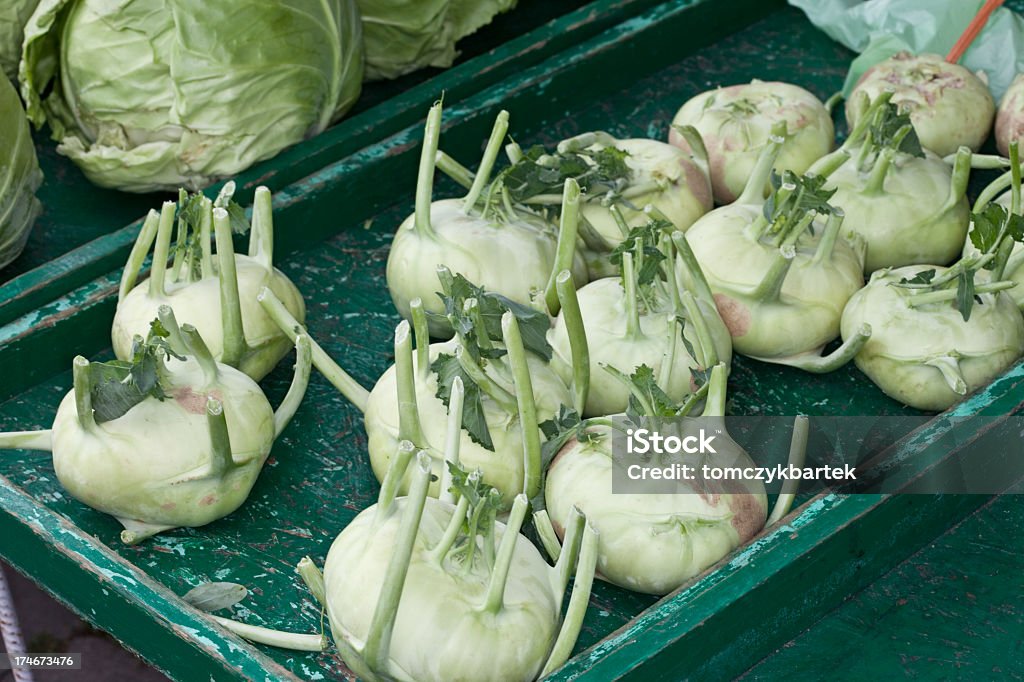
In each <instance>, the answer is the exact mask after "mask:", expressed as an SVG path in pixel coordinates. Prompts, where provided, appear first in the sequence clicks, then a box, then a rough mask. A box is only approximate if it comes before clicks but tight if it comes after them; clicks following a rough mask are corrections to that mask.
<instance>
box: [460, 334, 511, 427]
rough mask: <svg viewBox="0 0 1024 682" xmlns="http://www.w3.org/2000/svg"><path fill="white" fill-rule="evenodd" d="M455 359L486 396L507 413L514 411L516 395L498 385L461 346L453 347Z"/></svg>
mask: <svg viewBox="0 0 1024 682" xmlns="http://www.w3.org/2000/svg"><path fill="white" fill-rule="evenodd" d="M455 359H456V360H458V361H459V366H460V367H462V371H464V372H465V373H466V374H467V375H469V378H470V379H472V380H473V383H475V384H476V385H477V386H479V387H480V390H482V391H483V392H484V393H486V394H487V397H488V398H490V399H491V400H493V401H494V402H496V403H497V404H498V406H499V407H500V408H501V409H502V410H504V411H505V412H507V413H508V414H513V415H514V414H515V413H516V409H517V408H516V397H515V396H514V395H512V394H511V393H509V392H508V391H506V390H505V389H504V388H502V387H501V386H499V385H498V384H497V383H496V382H495V381H494V379H492V378H491V376H490V375H489V374H487V372H486V371H485V370H484V368H483V367H481V366H480V364H479V363H477V361H476V360H474V359H473V358H472V357H471V356H470V354H469V353H467V352H466V351H465V350H464V349H463V347H462V346H456V347H455Z"/></svg>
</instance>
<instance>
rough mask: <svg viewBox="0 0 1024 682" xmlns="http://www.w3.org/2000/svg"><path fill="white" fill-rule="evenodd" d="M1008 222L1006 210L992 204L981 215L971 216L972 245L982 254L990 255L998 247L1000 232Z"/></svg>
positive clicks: (974, 214)
mask: <svg viewBox="0 0 1024 682" xmlns="http://www.w3.org/2000/svg"><path fill="white" fill-rule="evenodd" d="M1004 220H1006V209H1004V208H1003V207H1002V206H1000V205H999V204H996V203H990V204H989V205H988V206H986V207H985V208H984V210H982V211H981V212H979V213H973V214H971V222H972V223H973V227H972V228H971V244H973V245H974V248H976V249H978V251H981V252H982V253H989V252H990V251H992V250H994V249H995V248H996V246H997V244H996V242H997V241H998V240H999V232H1000V229H1001V228H1002V225H1003V221H1004Z"/></svg>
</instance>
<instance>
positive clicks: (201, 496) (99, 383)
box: [0, 306, 310, 544]
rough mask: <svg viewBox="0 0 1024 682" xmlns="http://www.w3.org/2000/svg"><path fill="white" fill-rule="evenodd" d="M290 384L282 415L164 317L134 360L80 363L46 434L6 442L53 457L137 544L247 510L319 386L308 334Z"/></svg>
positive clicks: (62, 473) (9, 437) (69, 486)
mask: <svg viewBox="0 0 1024 682" xmlns="http://www.w3.org/2000/svg"><path fill="white" fill-rule="evenodd" d="M296 348H297V349H298V350H297V354H298V360H297V362H296V365H295V375H294V378H293V379H292V385H291V388H290V389H289V391H288V395H287V396H285V399H284V401H283V402H282V403H281V405H280V407H278V410H277V412H274V410H273V409H271V407H270V403H269V402H268V401H267V398H266V396H264V395H263V391H261V390H260V387H259V386H258V385H256V382H254V381H253V380H252V379H250V378H249V377H248V376H246V375H245V374H243V373H241V372H239V371H238V370H236V369H234V368H233V367H229V366H227V365H224V364H221V363H218V362H217V361H216V360H214V358H213V355H212V354H211V353H210V351H209V349H208V348H207V347H206V344H205V343H204V342H203V339H202V337H201V336H200V335H199V333H198V331H197V330H196V328H195V327H193V326H191V325H188V324H185V325H182V326H181V327H179V326H178V324H177V321H176V320H175V318H174V313H173V311H172V310H171V309H170V308H169V307H166V306H164V307H162V308H161V309H160V317H159V320H155V321H154V322H153V324H152V328H151V330H150V332H149V334H148V336H147V338H146V339H145V340H144V339H143V338H142V337H136V339H135V342H134V348H133V356H132V358H131V360H130V361H127V362H122V361H113V362H105V363H100V362H93V363H90V362H89V361H88V360H86V359H85V358H84V357H82V356H78V357H76V358H75V361H74V364H73V369H74V388H73V389H72V390H71V391H70V392H69V393H68V394H67V395H66V396H65V397H64V399H63V400H62V401H61V403H60V406H59V407H58V408H57V414H56V416H55V417H54V420H53V427H52V428H51V429H49V430H45V431H27V432H15V433H4V434H0V448H19V449H21V448H23V449H31V450H49V451H51V452H52V453H53V467H54V470H55V471H56V473H57V478H58V479H59V480H60V482H61V485H63V486H64V488H65V489H66V490H67V491H68V492H69V493H71V495H72V496H73V497H75V498H76V499H78V500H80V501H81V502H83V503H85V504H87V505H89V506H90V507H92V508H93V509H96V510H98V511H101V512H104V513H106V514H110V515H111V516H114V517H115V518H117V520H118V521H119V522H120V523H121V524H122V525H123V526H124V528H125V530H124V532H122V533H121V539H122V541H123V542H125V543H128V544H131V543H135V542H139V541H141V540H144V539H146V538H148V537H150V536H152V535H155V534H156V533H161V532H163V531H166V530H170V529H172V528H178V527H181V526H187V527H195V526H202V525H205V524H207V523H210V522H212V521H216V520H217V519H219V518H221V517H224V516H226V515H228V514H230V513H231V512H233V511H234V510H235V509H237V508H238V507H239V506H241V504H242V503H243V502H245V499H246V497H248V495H249V491H250V490H251V489H252V486H253V484H254V483H255V482H256V477H257V476H259V473H260V470H261V469H262V468H263V463H264V462H265V461H266V459H267V456H268V455H269V454H270V448H271V445H272V444H273V442H274V439H275V438H276V437H277V436H278V435H280V433H281V431H283V430H284V427H285V426H287V425H288V422H289V421H290V420H291V418H292V416H293V415H294V414H295V410H296V409H297V408H298V405H299V402H300V401H301V400H302V396H303V394H304V393H305V392H306V385H307V382H308V380H309V370H310V358H309V344H308V340H307V339H305V337H300V338H299V339H298V340H297V344H296Z"/></svg>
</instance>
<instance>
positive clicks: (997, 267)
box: [991, 235, 1016, 281]
mask: <svg viewBox="0 0 1024 682" xmlns="http://www.w3.org/2000/svg"><path fill="white" fill-rule="evenodd" d="M1015 244H1016V242H1014V241H1013V237H1011V236H1010V235H1006V236H1004V237H1003V238H1002V239H1001V240H1000V241H999V246H997V247H996V253H995V258H994V259H993V260H994V261H995V263H994V264H993V267H992V275H991V277H992V279H994V280H997V281H998V280H1001V279H1002V278H1003V273H1004V272H1006V264H1007V263H1009V262H1010V256H1011V255H1012V254H1013V247H1014V245H1015Z"/></svg>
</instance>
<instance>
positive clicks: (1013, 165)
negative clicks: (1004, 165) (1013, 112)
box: [1010, 140, 1020, 215]
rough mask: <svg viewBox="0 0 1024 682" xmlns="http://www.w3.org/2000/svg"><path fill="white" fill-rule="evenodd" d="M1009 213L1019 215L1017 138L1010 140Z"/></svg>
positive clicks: (1018, 155)
mask: <svg viewBox="0 0 1024 682" xmlns="http://www.w3.org/2000/svg"><path fill="white" fill-rule="evenodd" d="M1010 213H1012V214H1014V215H1020V151H1019V148H1018V146H1017V140H1013V141H1011V142H1010Z"/></svg>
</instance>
